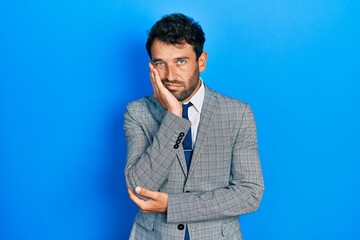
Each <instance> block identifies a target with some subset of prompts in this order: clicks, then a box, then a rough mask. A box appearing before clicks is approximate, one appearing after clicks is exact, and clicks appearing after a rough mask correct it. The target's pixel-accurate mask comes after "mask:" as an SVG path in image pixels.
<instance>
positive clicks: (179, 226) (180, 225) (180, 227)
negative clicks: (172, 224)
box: [177, 223, 185, 230]
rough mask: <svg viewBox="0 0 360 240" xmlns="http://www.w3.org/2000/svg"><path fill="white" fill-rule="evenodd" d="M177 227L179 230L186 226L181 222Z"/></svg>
mask: <svg viewBox="0 0 360 240" xmlns="http://www.w3.org/2000/svg"><path fill="white" fill-rule="evenodd" d="M177 228H178V229H179V230H184V228H185V226H184V224H182V223H180V224H179V225H177Z"/></svg>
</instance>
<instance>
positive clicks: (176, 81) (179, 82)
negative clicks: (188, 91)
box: [161, 78, 183, 84]
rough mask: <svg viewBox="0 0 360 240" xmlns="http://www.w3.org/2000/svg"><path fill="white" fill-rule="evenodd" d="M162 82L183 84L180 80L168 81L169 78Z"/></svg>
mask: <svg viewBox="0 0 360 240" xmlns="http://www.w3.org/2000/svg"><path fill="white" fill-rule="evenodd" d="M161 82H162V83H163V84H166V83H173V84H183V82H182V81H179V80H169V79H167V78H164V79H161Z"/></svg>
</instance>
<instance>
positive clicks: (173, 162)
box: [124, 86, 264, 240]
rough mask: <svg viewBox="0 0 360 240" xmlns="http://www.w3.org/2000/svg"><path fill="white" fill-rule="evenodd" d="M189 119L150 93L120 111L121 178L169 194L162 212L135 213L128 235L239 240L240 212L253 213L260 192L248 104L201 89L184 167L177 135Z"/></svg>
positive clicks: (186, 126) (132, 186)
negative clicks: (122, 131) (123, 152)
mask: <svg viewBox="0 0 360 240" xmlns="http://www.w3.org/2000/svg"><path fill="white" fill-rule="evenodd" d="M190 126H191V123H190V121H188V120H186V119H183V118H179V117H177V116H176V115H174V114H172V113H170V112H168V111H166V110H165V109H164V108H163V107H162V106H161V105H160V104H159V102H158V101H157V100H156V99H155V98H154V97H153V96H149V97H145V98H142V99H140V100H137V101H134V102H131V103H129V104H128V106H127V110H126V112H125V115H124V129H125V135H126V141H127V162H126V168H125V177H126V182H127V184H128V186H130V188H131V189H132V190H134V189H135V187H136V186H141V187H145V188H148V189H150V190H154V191H161V192H166V193H168V194H169V203H168V210H167V213H143V212H141V211H139V212H138V214H137V216H136V219H135V222H134V225H133V229H132V231H131V236H130V239H140V240H143V239H151V240H157V239H171V240H174V239H179V240H180V239H181V240H183V239H184V233H185V231H184V229H183V228H184V226H187V228H188V230H189V234H190V238H191V240H197V239H204V240H211V239H216V240H219V239H242V237H241V232H240V223H239V218H238V216H239V215H241V214H245V213H249V212H252V211H255V210H256V209H257V208H258V206H259V203H260V200H261V197H262V193H263V190H264V185H263V177H262V172H261V166H260V161H259V155H258V147H257V134H256V127H255V121H254V118H253V114H252V111H251V109H250V107H249V105H248V104H245V103H243V102H240V101H238V100H235V99H232V98H229V97H226V96H223V95H221V94H219V93H217V92H215V91H213V90H211V89H209V88H208V87H206V86H205V98H204V103H203V108H202V112H201V115H200V124H199V127H198V133H197V138H196V142H195V147H194V152H193V156H192V160H191V166H190V170H189V171H188V170H187V167H186V163H185V157H184V152H183V148H182V144H181V142H182V141H183V138H181V137H179V136H180V135H181V133H186V132H187V131H188V130H189V128H190Z"/></svg>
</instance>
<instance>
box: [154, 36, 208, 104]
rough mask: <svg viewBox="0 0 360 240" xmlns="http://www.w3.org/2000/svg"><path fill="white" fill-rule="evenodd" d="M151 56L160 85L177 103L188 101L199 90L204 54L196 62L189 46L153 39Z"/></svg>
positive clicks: (204, 60)
mask: <svg viewBox="0 0 360 240" xmlns="http://www.w3.org/2000/svg"><path fill="white" fill-rule="evenodd" d="M151 56H152V59H151V62H152V64H153V66H154V67H155V69H157V70H158V72H159V75H160V78H161V81H162V83H163V84H164V86H165V87H166V88H167V89H168V90H169V91H170V92H171V93H172V94H173V95H174V96H175V97H176V99H177V100H178V101H180V102H186V101H188V100H189V99H190V98H191V97H192V96H193V95H194V94H195V93H196V92H197V90H198V89H199V88H200V80H199V72H202V71H204V70H205V67H206V58H207V53H206V52H203V53H202V54H201V56H200V57H199V59H198V60H196V54H195V51H194V49H193V46H191V45H190V44H188V43H186V42H184V43H182V44H175V45H174V44H168V43H165V42H162V41H160V40H158V39H155V40H154V42H153V45H152V46H151Z"/></svg>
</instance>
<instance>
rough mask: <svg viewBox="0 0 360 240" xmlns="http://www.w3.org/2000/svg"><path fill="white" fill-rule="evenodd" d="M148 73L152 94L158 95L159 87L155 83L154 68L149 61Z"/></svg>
mask: <svg viewBox="0 0 360 240" xmlns="http://www.w3.org/2000/svg"><path fill="white" fill-rule="evenodd" d="M149 75H150V82H151V86H152V88H153V90H154V95H155V97H156V96H158V95H159V88H158V86H157V84H156V79H155V68H154V66H153V65H152V63H151V62H150V63H149Z"/></svg>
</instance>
